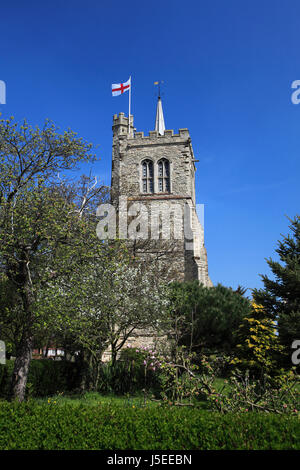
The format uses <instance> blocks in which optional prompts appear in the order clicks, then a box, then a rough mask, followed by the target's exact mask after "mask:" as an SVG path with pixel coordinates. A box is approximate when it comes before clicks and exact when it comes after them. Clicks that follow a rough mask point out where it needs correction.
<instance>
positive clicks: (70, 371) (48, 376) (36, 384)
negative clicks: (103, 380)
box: [0, 359, 80, 398]
mask: <svg viewBox="0 0 300 470" xmlns="http://www.w3.org/2000/svg"><path fill="white" fill-rule="evenodd" d="M13 367H14V361H11V360H10V361H6V364H5V365H0V397H1V398H7V397H8V396H9V388H10V378H11V375H12V372H13ZM79 380H80V379H79V369H78V366H77V364H76V363H74V362H67V361H51V360H49V359H41V360H32V361H31V363H30V368H29V375H28V380H27V396H28V395H30V396H33V397H45V396H49V395H54V394H55V393H61V392H71V391H73V390H75V389H76V388H78V386H79Z"/></svg>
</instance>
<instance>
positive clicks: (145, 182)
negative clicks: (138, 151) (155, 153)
mask: <svg viewBox="0 0 300 470" xmlns="http://www.w3.org/2000/svg"><path fill="white" fill-rule="evenodd" d="M142 190H143V193H153V192H154V182H153V162H152V161H151V160H144V161H143V162H142Z"/></svg>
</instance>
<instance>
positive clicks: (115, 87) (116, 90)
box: [111, 77, 131, 96]
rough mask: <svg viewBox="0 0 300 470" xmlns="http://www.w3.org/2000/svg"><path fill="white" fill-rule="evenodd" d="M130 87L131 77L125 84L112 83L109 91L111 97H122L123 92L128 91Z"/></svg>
mask: <svg viewBox="0 0 300 470" xmlns="http://www.w3.org/2000/svg"><path fill="white" fill-rule="evenodd" d="M130 87H131V77H130V78H129V80H127V82H125V83H113V84H112V86H111V91H112V95H113V96H118V95H122V94H123V93H124V92H125V91H128V90H130Z"/></svg>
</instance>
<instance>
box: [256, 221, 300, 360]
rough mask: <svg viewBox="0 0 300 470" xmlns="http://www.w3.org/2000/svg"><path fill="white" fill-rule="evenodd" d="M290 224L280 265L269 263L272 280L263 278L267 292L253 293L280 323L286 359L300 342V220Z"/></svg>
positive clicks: (282, 242)
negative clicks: (293, 347)
mask: <svg viewBox="0 0 300 470" xmlns="http://www.w3.org/2000/svg"><path fill="white" fill-rule="evenodd" d="M289 220H290V222H291V225H290V230H291V234H289V235H288V236H285V237H283V239H282V240H280V241H278V248H277V249H276V250H275V251H276V253H277V254H278V255H279V259H280V261H274V260H272V259H271V258H270V259H268V260H267V263H268V265H269V267H270V269H271V271H272V273H273V276H274V277H273V279H270V278H269V277H268V276H266V275H263V276H261V277H262V280H263V283H264V288H263V289H254V291H253V298H254V299H255V302H256V303H257V304H260V305H262V307H263V309H264V311H265V312H266V314H267V315H268V317H269V318H271V319H272V320H275V321H276V322H277V326H278V333H279V338H280V342H281V344H282V345H283V346H284V347H285V356H286V358H287V357H289V356H290V354H291V345H292V343H293V341H294V340H296V339H300V216H299V215H297V216H296V217H295V218H294V219H289ZM287 363H289V364H290V359H287Z"/></svg>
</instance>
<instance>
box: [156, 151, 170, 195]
mask: <svg viewBox="0 0 300 470" xmlns="http://www.w3.org/2000/svg"><path fill="white" fill-rule="evenodd" d="M158 191H159V192H161V193H169V192H170V163H169V161H168V160H167V159H166V158H162V159H161V160H159V162H158Z"/></svg>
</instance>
